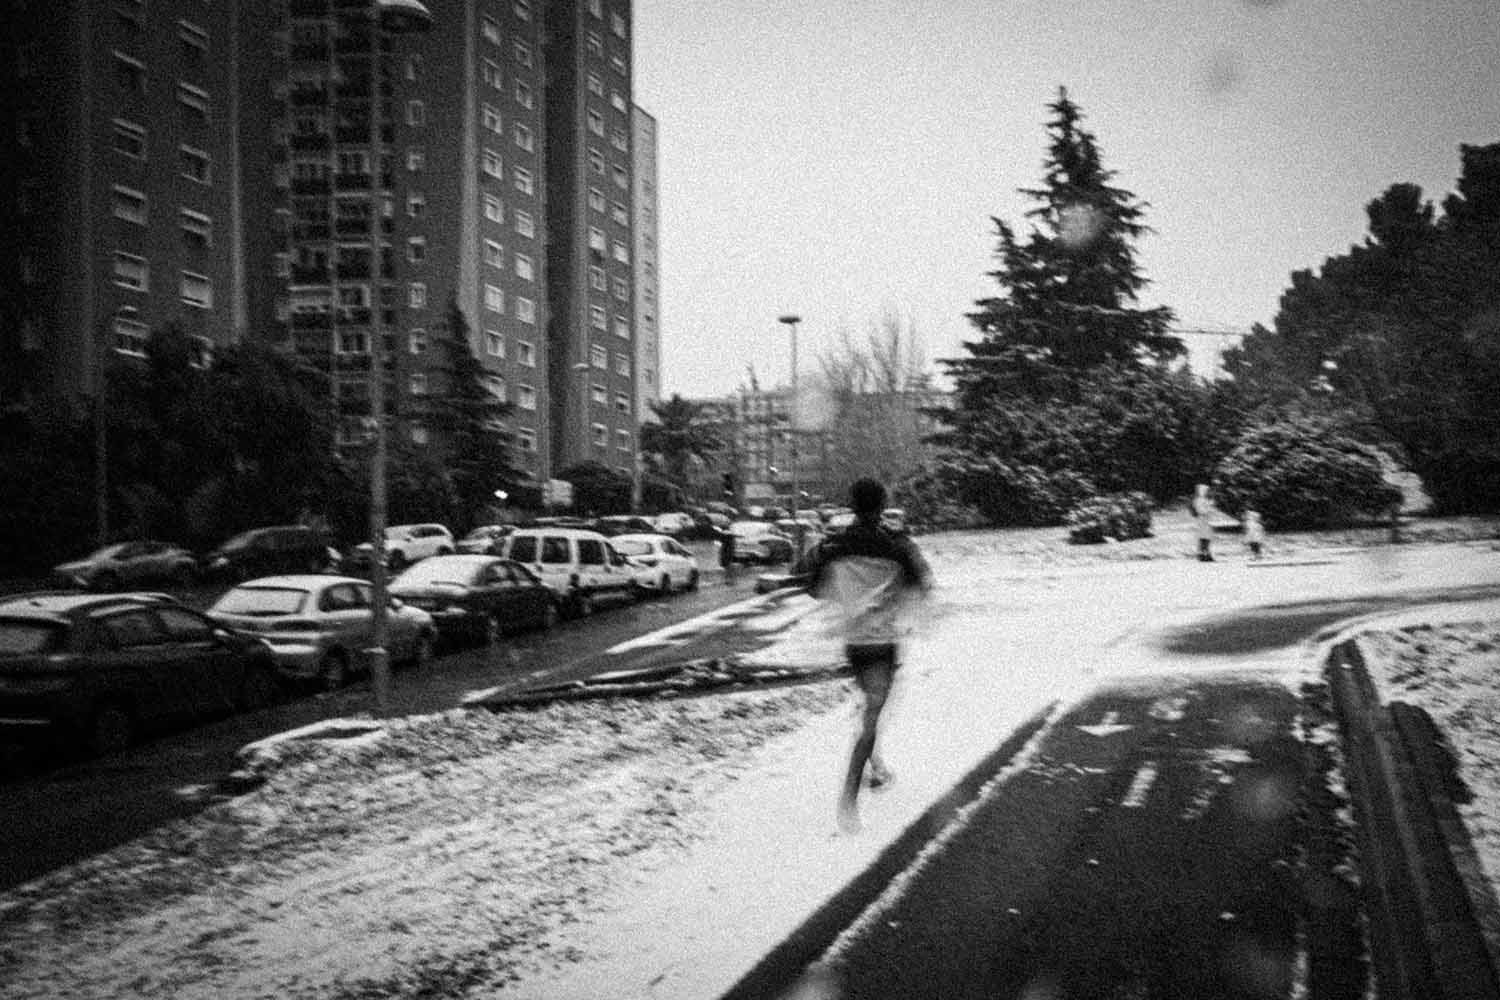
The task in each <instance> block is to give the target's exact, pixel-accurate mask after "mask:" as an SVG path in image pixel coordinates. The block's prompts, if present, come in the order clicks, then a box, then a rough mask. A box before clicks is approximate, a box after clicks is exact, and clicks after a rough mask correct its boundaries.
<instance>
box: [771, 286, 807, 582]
mask: <svg viewBox="0 0 1500 1000" xmlns="http://www.w3.org/2000/svg"><path fill="white" fill-rule="evenodd" d="M777 322H778V323H784V324H786V325H787V326H789V327H791V329H792V406H791V411H792V415H791V429H792V522H793V527H792V530H793V533H794V534H795V536H796V537H795V538H794V539H793V542H794V543H795V545H796V547H797V557H798V558H799V559H800V558H801V557H802V532H801V531H800V530H798V529H797V527H796V521H797V494H798V491H799V490H800V488H801V484H800V483H799V481H798V471H799V470H798V462H797V404H798V402H799V400H798V398H797V324H798V323H800V322H802V317H801V316H797V315H794V314H791V313H788V314H787V315H785V316H780V317H778V318H777Z"/></svg>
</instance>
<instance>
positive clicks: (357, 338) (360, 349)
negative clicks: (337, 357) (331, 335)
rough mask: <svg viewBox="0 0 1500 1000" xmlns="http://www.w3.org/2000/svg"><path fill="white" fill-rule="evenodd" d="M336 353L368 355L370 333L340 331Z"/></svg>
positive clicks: (367, 331) (363, 331)
mask: <svg viewBox="0 0 1500 1000" xmlns="http://www.w3.org/2000/svg"><path fill="white" fill-rule="evenodd" d="M338 352H339V353H340V354H369V353H370V331H369V330H340V331H339V347H338Z"/></svg>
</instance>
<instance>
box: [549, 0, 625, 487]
mask: <svg viewBox="0 0 1500 1000" xmlns="http://www.w3.org/2000/svg"><path fill="white" fill-rule="evenodd" d="M547 20H548V41H547V44H546V50H545V52H546V62H547V81H546V83H547V87H546V105H547V171H546V173H547V192H546V193H547V229H548V245H547V275H548V282H547V288H548V292H549V295H548V298H549V300H550V304H551V311H550V315H549V327H548V331H549V338H548V339H549V342H550V347H551V352H550V359H549V360H550V367H549V369H548V376H549V379H548V388H549V390H550V393H551V397H552V399H553V400H554V401H555V402H554V403H553V405H552V407H551V417H552V427H551V429H552V439H553V442H554V444H555V449H554V458H555V463H556V464H555V468H558V469H561V468H564V467H567V466H570V465H575V464H577V463H580V462H585V461H596V462H599V463H602V464H604V465H606V466H608V467H610V468H613V469H615V470H616V471H619V472H621V473H623V474H626V475H629V476H632V477H633V476H634V475H635V470H636V454H637V452H636V448H637V442H636V429H637V407H638V400H637V397H636V383H635V379H636V345H635V331H634V325H635V324H634V313H633V311H632V305H631V302H632V299H633V296H634V289H633V278H634V273H633V269H632V265H631V260H632V250H633V240H632V235H631V230H632V225H631V223H632V215H633V212H632V208H631V201H632V190H631V167H632V161H631V132H630V130H631V113H630V109H631V107H632V99H631V86H630V84H631V76H630V72H631V61H630V60H631V45H630V38H631V34H630V32H631V20H630V4H629V2H628V0H554V2H552V3H549V4H548V14H547Z"/></svg>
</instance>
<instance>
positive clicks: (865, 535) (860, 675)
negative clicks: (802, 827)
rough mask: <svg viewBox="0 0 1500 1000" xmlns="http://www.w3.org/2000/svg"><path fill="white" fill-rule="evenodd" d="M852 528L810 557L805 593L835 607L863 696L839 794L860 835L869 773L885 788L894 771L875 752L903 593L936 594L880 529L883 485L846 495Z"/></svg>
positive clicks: (898, 540) (897, 542)
mask: <svg viewBox="0 0 1500 1000" xmlns="http://www.w3.org/2000/svg"><path fill="white" fill-rule="evenodd" d="M849 506H850V507H852V508H853V509H854V518H855V519H854V523H853V524H852V525H850V526H849V527H848V528H846V529H845V530H844V531H842V532H841V533H839V534H837V535H835V536H833V537H831V538H829V539H827V540H826V541H824V542H823V543H822V544H821V545H820V546H818V547H817V549H815V550H814V552H813V554H812V557H811V559H810V566H809V582H808V590H809V591H810V592H811V593H812V594H814V595H815V596H817V597H818V598H819V599H821V600H823V601H825V602H827V603H828V604H829V605H831V606H832V607H834V608H835V609H836V610H837V612H838V614H839V625H840V627H841V631H842V634H843V639H844V653H845V656H846V657H847V658H848V661H849V666H850V668H851V669H852V670H853V671H854V683H855V684H856V685H857V686H858V687H859V690H860V693H861V694H862V695H863V702H864V705H863V711H862V714H861V717H860V728H859V733H858V735H857V736H856V737H855V740H854V747H853V749H852V750H851V752H850V754H849V769H848V771H847V772H846V774H845V776H844V786H843V791H842V792H841V794H840V795H839V804H838V820H839V826H840V828H842V829H843V830H844V831H845V832H846V833H854V832H856V831H858V830H859V826H860V824H859V789H860V785H861V784H862V783H863V782H864V778H865V768H866V766H867V765H868V766H869V768H870V784H871V786H872V787H880V786H882V785H885V784H888V783H889V782H890V780H891V773H890V771H889V769H888V768H886V767H885V765H884V764H883V763H882V762H881V760H880V757H879V755H878V754H877V753H876V750H875V735H876V729H877V726H878V725H879V722H880V712H881V709H883V708H884V707H885V702H886V698H887V697H888V696H889V695H890V691H891V682H892V680H893V679H894V678H895V674H896V667H897V664H898V658H897V643H896V635H897V622H896V616H897V611H898V610H899V607H900V604H901V600H902V597H903V595H904V594H905V593H908V592H911V591H917V592H919V593H924V594H925V593H926V592H928V591H930V590H931V589H932V572H931V570H930V569H928V566H927V561H926V560H925V559H924V558H923V557H922V553H921V552H920V551H918V549H917V547H916V545H915V544H913V543H912V541H911V539H910V538H908V537H907V536H906V535H904V534H900V533H897V532H894V531H891V530H890V529H888V528H885V527H882V526H881V524H880V512H881V511H882V510H884V509H885V487H884V486H882V485H881V484H880V483H878V482H877V481H875V480H873V479H861V480H859V481H858V482H856V483H855V484H854V485H853V487H851V488H850V490H849Z"/></svg>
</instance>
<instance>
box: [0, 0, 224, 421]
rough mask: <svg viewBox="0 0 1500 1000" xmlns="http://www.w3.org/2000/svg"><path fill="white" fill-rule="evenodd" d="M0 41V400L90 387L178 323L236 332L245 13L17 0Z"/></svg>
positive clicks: (155, 2)
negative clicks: (113, 363)
mask: <svg viewBox="0 0 1500 1000" xmlns="http://www.w3.org/2000/svg"><path fill="white" fill-rule="evenodd" d="M7 11H8V14H9V18H8V21H7V25H6V31H5V37H4V40H3V42H0V90H3V95H0V108H3V111H0V119H3V120H0V131H3V134H4V136H5V137H6V142H7V145H8V149H7V153H6V156H4V157H0V163H3V167H0V190H3V191H4V195H3V202H4V204H3V206H0V231H3V232H4V233H5V245H6V248H7V251H8V252H7V253H6V254H4V255H3V258H4V259H3V261H0V371H3V374H0V397H3V398H4V399H5V400H6V401H7V402H15V401H18V400H25V399H28V398H40V397H44V396H45V397H50V398H54V399H72V400H74V401H77V400H79V399H81V397H83V396H85V395H88V394H91V393H92V392H94V390H95V388H96V386H97V385H98V384H99V380H98V376H99V373H100V372H101V371H102V370H103V366H104V362H105V361H106V360H107V359H109V358H110V357H112V356H125V357H142V356H144V351H145V346H146V343H147V338H148V337H149V336H150V334H151V332H152V331H153V330H156V329H159V328H161V327H163V326H165V325H166V324H175V325H176V326H178V327H179V328H180V329H181V330H182V331H183V332H184V333H185V334H186V335H187V336H189V337H190V338H193V339H194V340H195V341H196V343H197V344H198V345H200V349H201V351H202V353H203V355H204V356H205V358H206V357H207V356H208V355H210V354H211V353H212V349H213V347H214V346H215V345H220V344H225V343H228V342H229V341H230V340H232V339H233V338H234V337H235V336H236V331H237V321H238V320H239V318H240V317H241V316H242V313H243V288H242V285H241V282H240V279H239V275H238V273H237V272H236V270H235V268H234V267H233V264H232V262H233V261H235V260H236V259H238V256H239V254H240V250H241V246H240V240H241V228H240V225H239V217H238V215H237V213H236V211H235V208H236V206H237V204H238V198H237V190H236V185H237V180H238V176H239V171H238V169H237V167H238V164H237V155H238V144H237V138H236V133H235V129H234V122H235V98H236V94H237V91H238V86H239V79H238V72H239V66H240V63H239V55H238V54H239V52H240V50H241V48H242V46H241V44H240V40H239V38H238V32H239V22H238V18H239V16H240V5H239V4H238V3H236V2H233V0H225V2H221V3H212V4H207V3H203V2H201V0H150V2H149V3H148V2H146V0H28V2H13V3H11V4H9V5H8V8H7Z"/></svg>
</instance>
